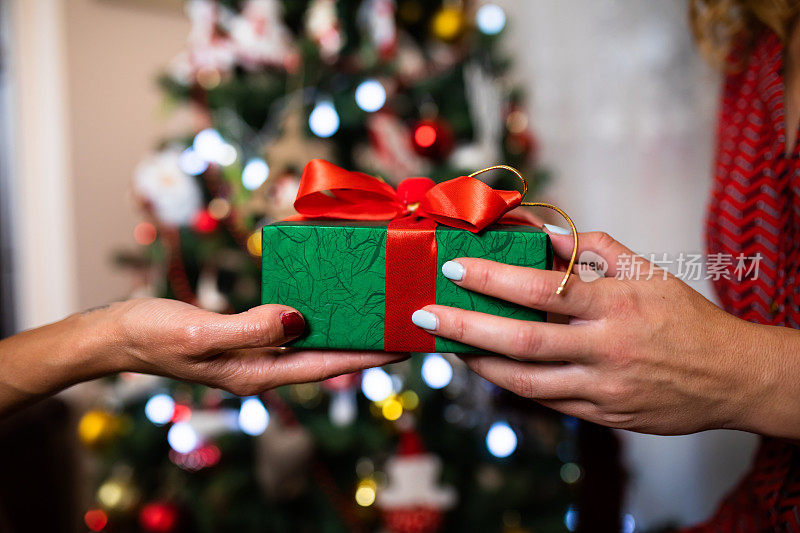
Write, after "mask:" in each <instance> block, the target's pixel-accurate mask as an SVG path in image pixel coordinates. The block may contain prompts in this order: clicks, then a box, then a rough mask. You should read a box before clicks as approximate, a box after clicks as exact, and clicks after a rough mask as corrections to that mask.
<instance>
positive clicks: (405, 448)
mask: <svg viewBox="0 0 800 533" xmlns="http://www.w3.org/2000/svg"><path fill="white" fill-rule="evenodd" d="M441 469H442V464H441V460H440V459H439V458H438V457H437V456H435V455H433V454H432V453H427V452H425V450H424V449H423V447H422V442H421V440H420V438H419V435H418V434H417V433H416V432H415V431H408V432H406V433H404V434H403V435H402V437H401V439H400V448H399V450H398V453H397V455H395V456H393V457H391V458H390V459H389V460H388V461H387V462H386V473H387V475H388V479H389V482H388V484H387V485H386V486H385V487H383V488H382V489H380V490H379V491H378V496H377V501H376V503H377V506H378V507H379V508H380V510H381V512H382V514H383V520H384V525H385V526H386V528H387V529H388V530H389V531H391V532H392V533H434V532H436V531H439V529H440V528H441V525H442V521H443V519H444V514H445V511H447V510H448V509H450V508H451V507H453V505H454V504H455V501H456V493H455V490H454V489H453V488H452V487H449V486H441V485H439V484H438V483H439V481H438V480H439V474H440V472H441Z"/></svg>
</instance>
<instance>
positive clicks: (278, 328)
mask: <svg viewBox="0 0 800 533" xmlns="http://www.w3.org/2000/svg"><path fill="white" fill-rule="evenodd" d="M213 316H214V319H213V320H212V321H211V323H210V324H207V325H206V328H204V329H206V331H208V332H209V333H210V335H209V337H210V338H209V341H210V343H211V344H212V350H214V351H224V350H235V349H239V348H262V347H268V346H280V345H282V344H284V343H286V342H288V341H290V340H292V339H294V338H296V337H299V336H300V335H302V334H303V332H304V331H305V329H306V322H305V319H304V318H303V315H301V314H300V312H299V311H297V310H296V309H293V308H291V307H288V306H285V305H276V304H266V305H260V306H258V307H254V308H252V309H249V310H247V311H245V312H243V313H238V314H235V315H217V314H215V315H213Z"/></svg>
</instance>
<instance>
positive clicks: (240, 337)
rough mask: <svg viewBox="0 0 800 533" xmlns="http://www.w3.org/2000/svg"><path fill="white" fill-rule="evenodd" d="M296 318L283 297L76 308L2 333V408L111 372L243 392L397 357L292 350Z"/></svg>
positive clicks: (301, 324)
mask: <svg viewBox="0 0 800 533" xmlns="http://www.w3.org/2000/svg"><path fill="white" fill-rule="evenodd" d="M303 328H304V321H303V317H302V316H301V315H300V313H298V312H297V311H296V310H294V309H292V308H290V307H286V306H282V305H262V306H259V307H255V308H253V309H250V310H249V311H246V312H244V313H239V314H237V315H220V314H217V313H212V312H210V311H205V310H203V309H200V308H197V307H195V306H192V305H189V304H186V303H183V302H178V301H175V300H164V299H155V298H150V299H139V300H130V301H127V302H121V303H115V304H112V305H111V306H109V307H106V308H102V309H96V310H90V311H87V312H84V313H81V314H76V315H72V316H69V317H67V318H65V319H64V320H61V321H60V322H56V323H54V324H50V325H47V326H43V327H40V328H36V329H32V330H29V331H25V332H22V333H20V334H18V335H14V336H12V337H9V338H7V339H4V340H2V341H0V415H2V414H4V413H7V412H9V411H11V410H13V409H14V408H16V407H19V406H21V405H24V404H25V403H29V402H33V401H35V400H36V399H38V398H41V397H43V396H47V395H50V394H53V393H55V392H58V391H60V390H62V389H64V388H66V387H69V386H70V385H73V384H75V383H78V382H81V381H86V380H90V379H94V378H98V377H102V376H106V375H109V374H113V373H116V372H122V371H130V372H143V373H150V374H158V375H162V376H167V377H171V378H175V379H179V380H184V381H192V382H197V383H202V384H205V385H209V386H212V387H218V388H222V389H225V390H228V391H230V392H232V393H234V394H238V395H242V396H246V395H251V394H256V393H258V392H261V391H264V390H266V389H270V388H273V387H277V386H279V385H284V384H288V383H302V382H306V381H317V380H321V379H325V378H328V377H331V376H335V375H338V374H344V373H348V372H355V371H357V370H361V369H364V368H368V367H372V366H379V365H383V364H387V363H391V362H393V361H397V360H398V359H401V358H403V357H404V356H403V355H398V354H385V353H364V352H357V353H355V352H308V351H306V352H291V351H281V350H280V349H276V348H273V347H275V346H280V345H281V344H284V343H285V342H287V341H289V340H291V339H293V338H295V337H297V336H298V335H300V334H301V333H302V331H303Z"/></svg>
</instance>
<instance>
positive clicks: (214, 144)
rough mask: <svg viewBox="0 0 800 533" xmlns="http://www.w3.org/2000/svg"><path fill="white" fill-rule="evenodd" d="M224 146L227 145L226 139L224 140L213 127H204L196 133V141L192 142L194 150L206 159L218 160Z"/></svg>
mask: <svg viewBox="0 0 800 533" xmlns="http://www.w3.org/2000/svg"><path fill="white" fill-rule="evenodd" d="M223 146H225V141H224V140H222V136H221V135H220V134H219V132H218V131H217V130H215V129H213V128H206V129H204V130H203V131H201V132H200V133H198V134H197V135H195V137H194V142H192V148H194V151H195V152H197V155H199V156H200V157H202V158H203V159H204V160H205V161H214V162H216V160H217V159H219V154H220V151H221V150H222V149H223V148H222V147H223Z"/></svg>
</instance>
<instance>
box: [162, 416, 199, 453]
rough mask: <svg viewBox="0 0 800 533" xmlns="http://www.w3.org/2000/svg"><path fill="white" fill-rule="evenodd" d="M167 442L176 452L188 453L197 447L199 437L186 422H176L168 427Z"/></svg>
mask: <svg viewBox="0 0 800 533" xmlns="http://www.w3.org/2000/svg"><path fill="white" fill-rule="evenodd" d="M167 442H168V443H169V445H170V447H171V448H172V449H173V450H175V451H176V452H178V453H189V452H191V451H193V450H194V449H195V448H197V445H198V444H199V443H200V439H198V437H197V433H196V432H195V431H194V429H192V426H190V425H189V423H188V422H178V423H177V424H174V425H173V426H172V427H171V428H169V432H168V433H167Z"/></svg>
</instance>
